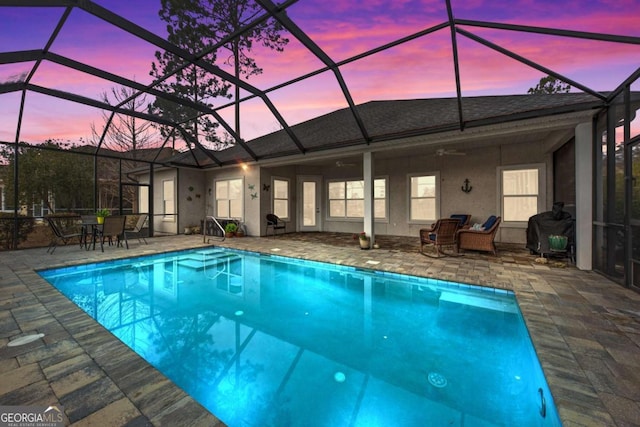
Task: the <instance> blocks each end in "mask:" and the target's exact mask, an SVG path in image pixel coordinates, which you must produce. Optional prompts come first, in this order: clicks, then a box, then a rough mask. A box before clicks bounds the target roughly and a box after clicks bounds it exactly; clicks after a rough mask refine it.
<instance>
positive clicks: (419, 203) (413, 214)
mask: <svg viewBox="0 0 640 427" xmlns="http://www.w3.org/2000/svg"><path fill="white" fill-rule="evenodd" d="M437 182H438V181H437V176H436V175H420V176H412V177H410V184H409V187H410V189H411V198H410V201H409V205H410V206H409V215H410V216H409V221H418V222H421V221H435V220H436V219H437V218H438V214H437V212H438V203H437V202H438V197H437V196H438V191H437V186H436V183H437Z"/></svg>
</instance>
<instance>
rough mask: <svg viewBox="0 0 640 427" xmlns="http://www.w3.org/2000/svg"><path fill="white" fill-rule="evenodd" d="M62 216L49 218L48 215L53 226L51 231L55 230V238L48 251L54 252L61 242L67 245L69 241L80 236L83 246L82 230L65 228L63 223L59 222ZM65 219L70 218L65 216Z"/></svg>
mask: <svg viewBox="0 0 640 427" xmlns="http://www.w3.org/2000/svg"><path fill="white" fill-rule="evenodd" d="M59 219H60V218H49V217H47V222H48V223H49V226H50V227H51V231H53V239H52V240H51V243H50V244H49V247H48V248H47V253H50V254H53V253H54V252H55V250H56V247H58V244H59V243H61V242H62V243H64V244H65V245H66V244H67V243H69V241H71V240H73V239H75V238H76V237H77V238H78V241H79V242H80V247H82V232H81V231H80V230H76V231H67V230H65V229H64V227H63V226H62V224H61V223H60V222H58V220H59ZM64 219H65V220H66V219H68V218H64Z"/></svg>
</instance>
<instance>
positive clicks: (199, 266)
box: [178, 251, 239, 270]
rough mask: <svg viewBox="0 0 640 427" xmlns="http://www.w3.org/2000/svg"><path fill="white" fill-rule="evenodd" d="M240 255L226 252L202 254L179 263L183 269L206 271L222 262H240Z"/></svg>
mask: <svg viewBox="0 0 640 427" xmlns="http://www.w3.org/2000/svg"><path fill="white" fill-rule="evenodd" d="M238 259H239V257H238V255H236V254H234V253H229V252H225V251H219V252H211V251H209V252H201V253H196V254H193V255H190V256H188V257H185V258H183V259H181V260H180V261H178V265H180V266H182V267H187V268H192V269H194V270H204V269H205V268H209V267H213V266H215V265H218V264H220V263H221V262H227V261H235V260H238Z"/></svg>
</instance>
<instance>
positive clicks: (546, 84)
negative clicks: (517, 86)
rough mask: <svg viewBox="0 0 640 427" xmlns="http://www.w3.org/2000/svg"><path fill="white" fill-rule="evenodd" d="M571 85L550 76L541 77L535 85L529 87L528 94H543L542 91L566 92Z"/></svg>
mask: <svg viewBox="0 0 640 427" xmlns="http://www.w3.org/2000/svg"><path fill="white" fill-rule="evenodd" d="M569 90H571V85H569V84H566V83H564V82H563V81H562V80H558V79H556V78H555V77H552V76H546V77H542V78H541V79H540V82H538V84H537V85H536V86H535V87H532V88H529V90H528V91H527V93H528V94H530V95H533V94H544V93H568V92H569Z"/></svg>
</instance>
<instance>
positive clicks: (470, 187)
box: [460, 178, 473, 193]
mask: <svg viewBox="0 0 640 427" xmlns="http://www.w3.org/2000/svg"><path fill="white" fill-rule="evenodd" d="M470 183H471V181H469V178H467V179H465V180H464V185H463V186H462V187H460V189H461V190H462V191H464V192H465V193H469V192H470V191H471V190H473V187H472V186H470V185H469V184H470Z"/></svg>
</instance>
